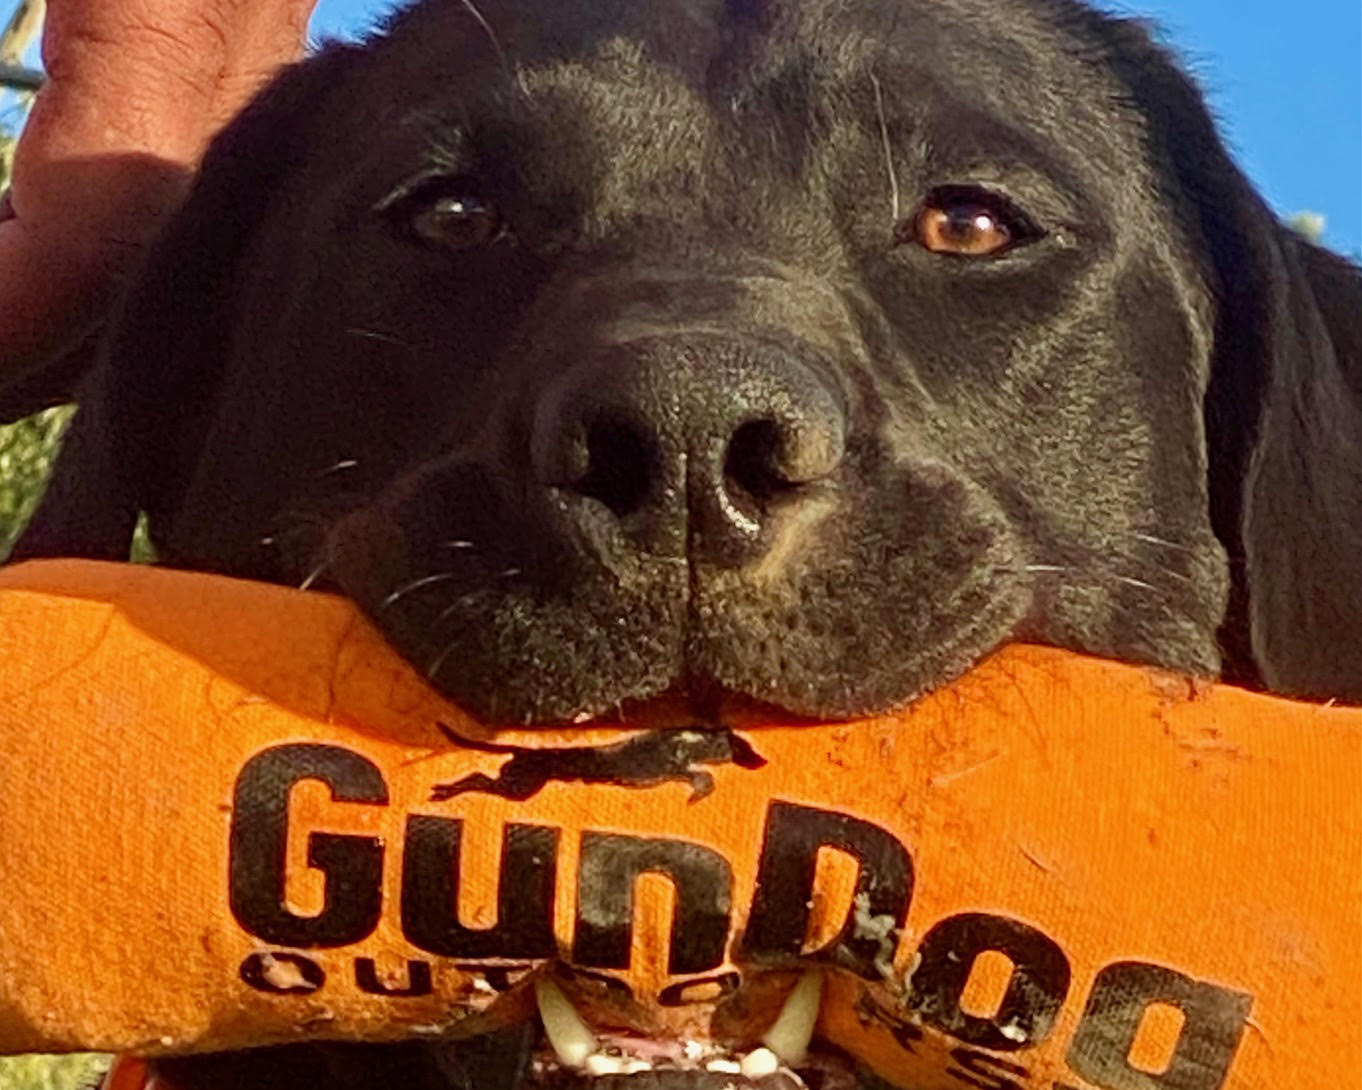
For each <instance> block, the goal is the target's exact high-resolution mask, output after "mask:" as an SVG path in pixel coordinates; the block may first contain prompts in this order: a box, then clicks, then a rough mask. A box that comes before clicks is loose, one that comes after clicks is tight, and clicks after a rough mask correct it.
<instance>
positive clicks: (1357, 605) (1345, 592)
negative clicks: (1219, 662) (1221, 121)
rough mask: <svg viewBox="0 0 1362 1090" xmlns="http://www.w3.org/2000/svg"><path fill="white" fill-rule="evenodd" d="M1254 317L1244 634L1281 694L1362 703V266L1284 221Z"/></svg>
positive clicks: (1245, 317)
mask: <svg viewBox="0 0 1362 1090" xmlns="http://www.w3.org/2000/svg"><path fill="white" fill-rule="evenodd" d="M1276 234H1277V238H1276V239H1275V240H1274V241H1275V246H1274V247H1273V249H1274V250H1275V252H1273V253H1271V254H1270V255H1269V257H1270V260H1271V261H1272V264H1273V266H1274V267H1273V268H1272V274H1271V277H1270V280H1269V282H1268V283H1267V284H1266V285H1264V287H1265V288H1266V289H1267V291H1266V292H1265V293H1264V294H1263V296H1262V302H1261V305H1260V307H1259V308H1258V309H1257V310H1256V313H1254V314H1251V315H1250V314H1246V315H1241V316H1240V318H1239V320H1241V321H1244V322H1255V321H1256V325H1257V328H1258V330H1259V331H1260V336H1261V338H1262V339H1261V342H1260V346H1259V348H1258V353H1257V354H1258V355H1259V357H1260V358H1259V359H1258V360H1257V361H1255V362H1257V363H1258V364H1259V366H1262V367H1264V368H1265V372H1264V374H1263V376H1262V378H1261V380H1260V397H1259V403H1258V413H1257V419H1256V422H1255V427H1254V433H1253V436H1252V446H1251V452H1250V457H1249V462H1248V465H1247V467H1246V470H1247V472H1246V475H1245V479H1244V493H1243V517H1242V525H1243V549H1244V563H1245V576H1246V581H1247V589H1248V608H1249V622H1250V632H1251V636H1252V646H1253V651H1254V657H1255V659H1256V661H1257V663H1258V668H1259V670H1260V672H1261V676H1262V680H1263V681H1264V682H1265V683H1266V684H1267V686H1268V687H1269V688H1271V689H1273V690H1275V691H1278V692H1284V693H1293V694H1297V695H1301V696H1314V697H1337V698H1339V699H1343V700H1348V701H1356V702H1359V703H1362V270H1359V269H1358V268H1357V267H1356V266H1354V265H1352V264H1350V263H1349V262H1347V261H1345V260H1343V259H1342V258H1340V257H1338V256H1336V255H1334V254H1331V253H1328V252H1326V251H1324V250H1321V249H1319V248H1317V247H1315V246H1312V245H1311V244H1310V243H1308V242H1306V241H1305V240H1304V239H1301V238H1297V237H1295V236H1294V234H1293V233H1292V232H1289V231H1286V230H1285V229H1283V228H1280V227H1278V228H1277V229H1276Z"/></svg>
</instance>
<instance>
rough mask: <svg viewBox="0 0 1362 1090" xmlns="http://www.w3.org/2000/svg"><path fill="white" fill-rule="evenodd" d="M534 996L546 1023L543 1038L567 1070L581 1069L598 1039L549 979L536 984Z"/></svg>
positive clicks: (594, 1048)
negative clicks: (544, 1037) (545, 1038)
mask: <svg viewBox="0 0 1362 1090" xmlns="http://www.w3.org/2000/svg"><path fill="white" fill-rule="evenodd" d="M534 997H535V999H536V1001H537V1002H538V1004H539V1017H540V1019H541V1020H542V1021H543V1023H544V1035H545V1036H546V1037H548V1039H549V1044H550V1045H552V1046H553V1051H554V1052H556V1053H557V1054H558V1058H559V1059H560V1060H562V1062H563V1066H564V1067H576V1068H580V1067H581V1066H582V1065H583V1064H585V1063H586V1061H587V1057H588V1056H590V1055H592V1053H594V1052H595V1051H596V1037H595V1035H594V1034H593V1033H592V1032H591V1030H590V1029H588V1028H587V1024H586V1023H585V1022H583V1021H582V1016H581V1015H580V1014H578V1013H577V1011H576V1009H575V1008H574V1007H573V1006H572V1004H571V1003H570V1002H568V997H567V996H565V995H564V994H563V990H562V989H561V988H560V987H558V985H557V984H555V983H554V982H553V981H552V980H549V979H548V978H547V977H542V976H541V977H539V978H537V979H536V980H535V982H534Z"/></svg>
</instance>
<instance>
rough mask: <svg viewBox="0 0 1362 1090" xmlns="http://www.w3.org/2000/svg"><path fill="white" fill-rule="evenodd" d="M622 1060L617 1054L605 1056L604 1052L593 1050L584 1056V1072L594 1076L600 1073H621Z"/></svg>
mask: <svg viewBox="0 0 1362 1090" xmlns="http://www.w3.org/2000/svg"><path fill="white" fill-rule="evenodd" d="M624 1067H625V1064H624V1061H623V1060H622V1059H620V1058H619V1057H618V1056H607V1055H606V1054H605V1053H604V1052H593V1053H592V1054H591V1055H590V1056H588V1057H587V1058H586V1073H587V1074H588V1075H592V1076H594V1077H596V1078H600V1077H601V1076H602V1075H623V1074H624Z"/></svg>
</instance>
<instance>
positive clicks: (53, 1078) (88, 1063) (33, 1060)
mask: <svg viewBox="0 0 1362 1090" xmlns="http://www.w3.org/2000/svg"><path fill="white" fill-rule="evenodd" d="M108 1066H109V1059H108V1057H107V1056H87V1055H77V1056H10V1057H0V1090H87V1088H93V1087H96V1086H98V1085H99V1080H100V1079H101V1078H103V1077H104V1071H105V1070H106V1069H107V1068H108Z"/></svg>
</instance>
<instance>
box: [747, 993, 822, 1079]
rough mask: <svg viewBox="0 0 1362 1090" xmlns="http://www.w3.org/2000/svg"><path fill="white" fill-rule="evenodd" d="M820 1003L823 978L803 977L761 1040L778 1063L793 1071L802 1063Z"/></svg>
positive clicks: (811, 1037) (811, 1036)
mask: <svg viewBox="0 0 1362 1090" xmlns="http://www.w3.org/2000/svg"><path fill="white" fill-rule="evenodd" d="M822 999H823V974H822V973H820V972H818V971H817V970H814V971H811V972H808V973H805V974H804V976H803V978H802V979H801V980H800V981H799V983H798V984H796V985H795V986H794V991H792V992H791V993H790V998H789V999H787V1000H785V1006H783V1007H782V1008H781V1009H780V1013H779V1014H778V1015H776V1020H775V1022H774V1023H772V1025H771V1028H770V1029H768V1030H767V1031H766V1036H765V1037H763V1038H762V1039H761V1040H762V1044H764V1045H765V1046H766V1047H767V1048H769V1049H770V1050H771V1051H772V1052H774V1053H775V1054H776V1055H777V1056H778V1057H779V1058H780V1061H781V1062H782V1063H784V1064H787V1065H789V1066H790V1067H794V1066H796V1065H797V1064H801V1063H803V1062H804V1057H805V1056H806V1055H807V1054H808V1051H809V1042H810V1041H811V1040H812V1039H813V1027H814V1024H815V1023H816V1022H817V1021H818V1007H819V1004H820V1003H821V1002H822Z"/></svg>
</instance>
